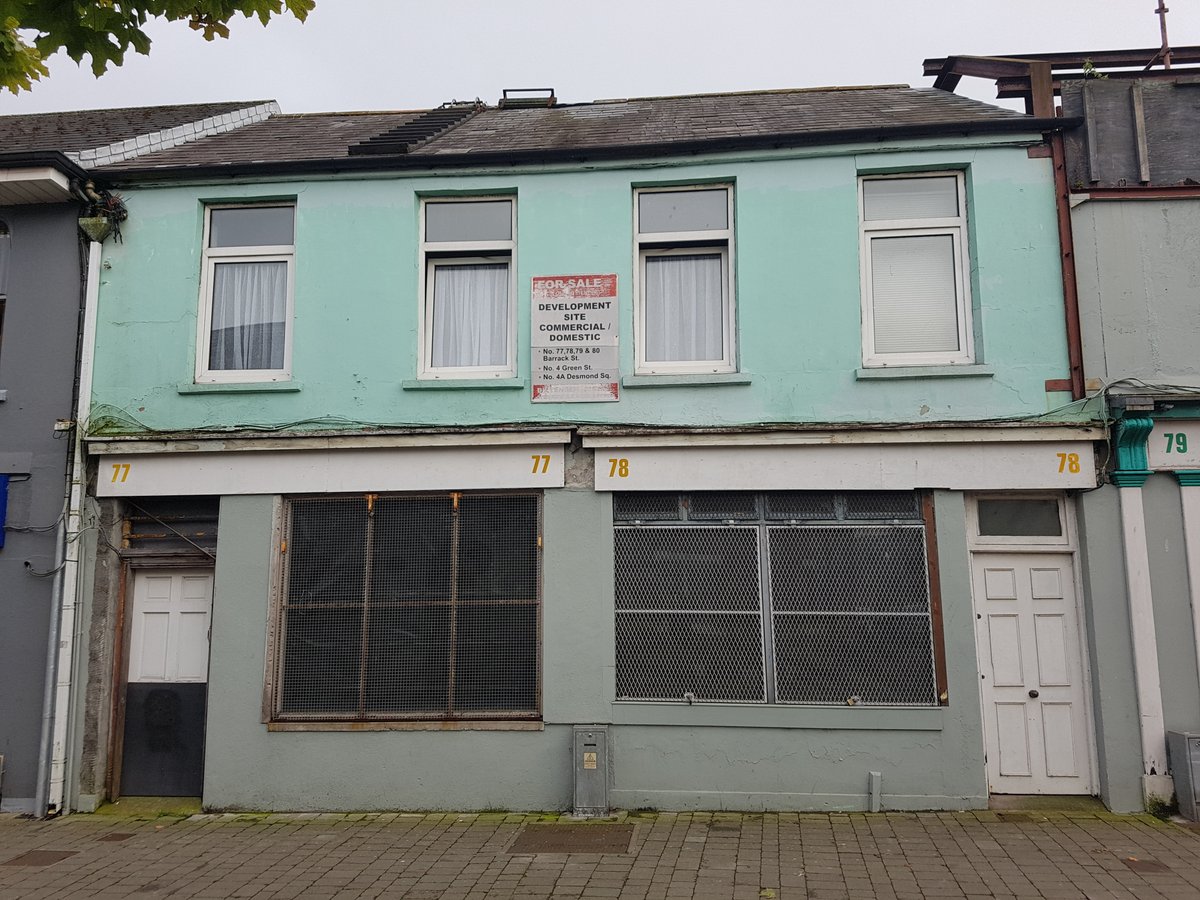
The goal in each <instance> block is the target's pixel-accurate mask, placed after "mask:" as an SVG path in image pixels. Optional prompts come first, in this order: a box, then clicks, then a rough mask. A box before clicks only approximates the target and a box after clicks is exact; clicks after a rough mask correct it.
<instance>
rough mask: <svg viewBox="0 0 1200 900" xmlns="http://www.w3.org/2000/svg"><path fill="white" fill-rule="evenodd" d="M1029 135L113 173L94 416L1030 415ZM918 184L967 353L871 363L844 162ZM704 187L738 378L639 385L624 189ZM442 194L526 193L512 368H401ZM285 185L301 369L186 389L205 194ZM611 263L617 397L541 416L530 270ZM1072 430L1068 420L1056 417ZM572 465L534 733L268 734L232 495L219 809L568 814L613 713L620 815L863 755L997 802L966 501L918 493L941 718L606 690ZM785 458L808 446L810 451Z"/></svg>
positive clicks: (977, 800) (892, 418)
mask: <svg viewBox="0 0 1200 900" xmlns="http://www.w3.org/2000/svg"><path fill="white" fill-rule="evenodd" d="M1039 141H1040V136H1039V135H1028V136H1024V137H1018V138H1013V137H1009V138H1006V139H984V138H971V139H968V138H964V139H962V140H961V141H958V142H952V141H948V140H944V139H943V140H939V141H937V142H936V143H935V142H934V141H905V142H896V143H894V144H891V145H888V146H886V147H883V146H865V145H864V146H847V147H834V148H815V149H811V150H807V151H788V152H786V153H784V152H778V153H760V154H756V155H728V156H724V157H709V158H694V159H688V160H686V161H680V160H659V161H654V160H647V161H645V162H642V163H637V164H595V165H593V166H590V167H588V168H587V169H580V168H567V167H547V168H544V169H519V170H518V169H513V170H503V171H493V172H446V173H441V174H438V175H431V174H415V175H409V174H386V173H384V174H379V175H376V176H372V177H328V178H314V179H310V180H303V181H300V180H297V181H282V180H280V181H272V182H270V183H263V182H258V183H245V184H238V183H233V182H231V183H229V184H221V185H216V184H200V185H182V184H181V185H172V186H155V187H129V188H126V189H124V194H125V196H126V199H127V202H128V204H129V207H130V209H131V217H130V220H129V222H127V223H126V224H125V226H124V235H125V240H124V243H122V244H114V245H109V246H107V247H106V248H105V268H104V270H103V272H102V275H101V280H102V285H101V291H100V308H99V322H98V327H97V343H96V363H95V378H94V389H93V404H94V405H93V409H92V417H91V422H90V424H89V432H90V433H91V434H92V435H104V436H107V435H137V434H142V433H147V432H152V433H162V434H171V435H172V436H174V437H178V438H180V440H178V441H177V442H176V443H175V444H174V445H173V447H172V452H173V451H175V450H183V451H187V450H189V449H194V448H195V445H191V446H189V442H188V432H192V431H197V432H201V431H206V430H212V429H220V430H238V429H245V430H250V429H259V428H265V429H268V430H269V431H270V432H271V433H274V432H275V431H276V430H287V429H289V428H292V429H296V430H303V429H321V430H335V431H337V430H340V431H344V432H346V433H347V434H353V435H358V434H360V433H362V432H363V431H364V429H365V427H366V426H371V425H384V426H396V427H411V428H413V429H416V430H420V429H422V428H431V427H436V426H464V427H466V428H471V427H481V426H487V425H492V424H501V423H504V424H508V423H516V424H521V423H528V424H552V425H560V426H563V427H571V426H577V425H583V424H592V423H598V424H613V425H652V426H653V425H664V426H682V427H683V428H698V429H699V428H711V427H713V426H729V427H731V428H732V429H733V430H736V429H737V427H739V426H755V425H761V424H786V425H790V424H801V425H802V424H808V423H813V424H820V423H831V424H832V423H839V424H848V423H865V424H867V425H872V424H875V425H880V426H893V425H899V426H910V425H911V426H920V425H922V424H925V423H945V422H957V423H964V424H965V423H972V422H992V421H994V420H1014V421H1031V420H1037V418H1038V417H1040V416H1041V415H1043V414H1044V413H1046V412H1047V411H1049V410H1051V409H1054V408H1056V407H1059V406H1061V405H1063V404H1066V403H1067V402H1068V401H1069V400H1070V397H1069V395H1064V394H1059V393H1047V391H1046V389H1045V382H1046V381H1047V380H1048V379H1062V378H1064V377H1065V376H1066V374H1067V365H1068V364H1067V353H1066V338H1065V326H1064V315H1063V303H1062V281H1061V270H1060V266H1059V244H1058V232H1057V224H1056V219H1055V209H1054V198H1053V178H1052V172H1051V167H1050V161H1049V160H1048V159H1045V158H1030V156H1029V155H1028V154H1027V152H1026V150H1027V146H1028V145H1030V144H1033V143H1037V142H1039ZM936 171H963V172H965V179H966V190H967V195H968V228H969V235H968V241H969V258H970V264H971V271H970V272H969V278H968V281H969V284H970V292H971V298H972V319H973V323H972V324H973V330H974V336H975V360H974V364H972V365H966V366H957V367H950V366H931V367H927V368H924V369H920V368H912V369H893V370H885V369H874V370H864V369H863V361H862V340H861V328H862V325H861V290H862V288H861V272H860V265H859V245H860V227H859V209H858V179H859V176H860V175H869V174H886V173H898V172H936ZM705 182H715V183H723V184H732V185H734V191H735V238H734V241H735V243H734V248H733V254H734V260H735V261H734V273H735V279H736V291H735V295H736V317H737V368H738V372H737V373H736V374H735V375H734V376H733V377H726V378H724V379H722V378H719V377H707V378H704V377H691V376H671V377H654V376H640V377H634V375H633V371H634V365H633V360H634V334H633V327H634V298H633V295H632V288H633V269H634V264H635V247H634V241H633V233H632V232H633V198H634V190H635V188H637V187H642V186H649V185H672V184H677V185H689V184H698V183H705ZM447 193H450V194H455V195H458V196H477V195H485V194H509V195H513V196H515V197H516V199H517V214H516V219H517V241H516V250H515V254H514V259H515V269H516V284H517V354H516V357H517V379H516V381H517V382H518V384H517V385H515V386H513V385H510V384H505V385H501V384H495V385H487V386H480V385H479V384H478V382H475V383H473V384H470V385H468V384H461V383H460V384H455V383H454V382H437V383H429V382H419V381H418V380H417V374H418V373H417V357H418V345H419V341H420V336H419V334H418V311H419V307H420V304H421V302H422V298H421V297H420V296H419V284H420V265H421V262H420V256H419V248H418V234H419V224H420V223H419V215H420V199H421V198H422V197H423V196H435V195H439V194H447ZM279 199H284V200H294V201H295V203H296V233H295V316H294V321H293V323H292V326H293V328H294V345H293V363H292V371H293V377H294V381H293V382H291V383H287V384H273V385H211V384H204V385H197V384H195V383H194V372H195V353H196V350H195V347H196V341H197V336H196V332H197V310H198V306H199V279H200V262H201V245H202V237H203V226H204V210H205V205H206V204H208V203H218V202H241V201H258V200H279ZM607 273H616V274H617V276H618V284H619V305H620V329H621V334H620V358H621V374H622V376H623V388H622V392H621V399H620V401H619V402H617V403H588V404H533V403H532V402H531V400H530V396H529V394H530V386H529V380H530V340H529V330H530V307H529V303H530V298H529V295H530V279H531V278H533V277H536V276H544V275H570V274H607ZM1085 419H1086V414H1084V413H1077V412H1074V411H1068V412H1065V413H1060V414H1059V415H1058V416H1056V417H1055V419H1054V423H1055V424H1062V423H1064V422H1068V423H1069V422H1071V421H1073V420H1074V421H1083V420H1085ZM335 443H342V442H335ZM164 446H165V445H164ZM912 447H913V449H912V453H911V455H912V456H913V457H916V456H918V455H919V454H920V453H921V452H922V448H923V445H922V444H921V443H914V444H913V445H912ZM1052 449H1053V448H1052ZM107 452H113V451H112V449H111V448H109V450H108V451H107ZM566 455H567V457H568V468H567V478H566V485H567V486H566V487H565V488H563V489H550V490H546V491H544V493H543V496H542V514H543V520H542V534H543V536H544V548H543V555H542V572H541V574H542V578H543V585H544V586H543V594H542V596H541V598H540V599H541V615H542V621H541V633H540V637H541V647H540V653H541V657H540V659H541V672H540V674H541V683H540V690H541V704H540V710H541V722H540V723H535V727H534V729H532V730H506V729H504V728H497V727H495V725H494V723H483V725H482V726H481V727H473V726H469V727H467V728H464V729H461V730H460V729H447V730H445V731H443V730H439V729H437V728H436V727H435V728H433V729H431V730H415V729H411V728H409V727H408V726H410V725H412V723H410V722H401V723H399V724H398V725H397V728H396V730H381V731H371V732H369V733H367V732H363V731H361V730H359V729H358V728H356V727H354V726H355V724H360V723H352V724H351V725H350V726H349V727H346V728H345V730H338V729H337V728H336V727H335V728H332V729H330V730H322V729H311V728H309V729H306V728H303V727H302V728H279V727H276V726H275V725H274V724H273V725H272V726H271V727H269V726H268V723H267V722H266V721H265V720H264V708H263V703H264V700H263V691H262V688H263V685H264V679H266V680H268V681H269V679H271V678H272V675H271V674H270V670H271V660H270V659H269V658H268V657H267V656H266V655H265V654H266V652H267V650H268V648H269V647H270V641H271V630H272V628H273V627H274V626H273V624H272V623H273V622H274V621H276V619H275V618H274V614H273V611H272V608H273V606H274V603H275V601H274V598H275V597H277V596H278V591H279V586H278V580H279V572H280V565H281V564H280V562H279V559H278V558H277V554H276V550H277V548H278V545H277V544H276V543H275V541H276V539H277V538H278V537H279V536H280V533H281V532H280V531H279V530H278V529H280V528H281V525H280V509H281V508H282V504H283V501H284V500H285V499H286V498H281V497H279V496H275V495H273V494H272V493H271V492H267V491H262V492H259V493H255V492H254V491H247V492H246V494H248V495H245V494H244V495H241V496H233V495H229V494H227V495H226V496H223V497H221V501H220V524H219V542H218V550H217V559H216V563H215V565H216V571H215V596H214V605H213V618H212V632H211V635H212V637H211V641H212V643H211V661H210V683H209V695H208V729H207V735H206V754H205V756H206V760H205V772H204V803H205V805H206V806H208V807H210V808H217V809H238V808H242V809H245V808H250V809H254V808H257V809H279V810H298V809H331V810H332V809H344V810H354V809H368V808H369V809H398V808H408V809H414V808H450V809H454V808H458V809H479V808H488V807H491V808H495V807H508V808H519V809H538V808H566V807H569V806H570V805H571V800H572V798H571V746H570V741H571V729H570V727H569V726H571V725H575V724H603V725H607V726H608V727H609V741H610V743H609V748H610V751H611V760H610V763H609V766H610V777H611V782H610V790H611V793H610V799H611V801H612V803H613V804H614V805H616V806H622V807H641V806H654V807H659V808H664V809H712V808H726V809H865V808H868V806H869V804H870V803H871V798H870V796H869V794H868V786H869V784H870V783H871V776H872V773H879V775H881V777H882V798H881V801H882V804H883V807H884V808H891V809H922V808H980V807H984V806H986V804H987V796H988V783H987V776H986V761H985V755H986V748H985V738H984V733H983V729H984V725H983V717H982V711H981V707H980V694H979V680H980V676H979V661H978V657H977V653H976V646H975V611H974V607H973V605H972V578H971V566H972V563H971V554H970V545H969V540H968V534H967V527H968V526H967V495H965V494H964V493H963V491H962V490H935V491H933V503H934V510H935V512H934V520H935V521H936V526H937V527H936V532H937V544H936V548H937V556H938V562H939V567H938V572H937V577H938V581H937V582H936V584H935V588H937V589H940V601H941V611H942V625H941V628H942V636H941V645H942V649H943V650H944V662H945V667H946V682H945V683H946V687H947V697H946V700H945V705H940V706H934V705H927V706H895V707H884V706H878V707H869V706H866V705H864V706H853V705H847V706H841V705H827V706H807V705H799V704H793V705H790V706H789V705H786V704H768V703H703V704H698V705H691V704H685V703H683V702H618V701H616V699H615V698H616V693H617V691H616V677H615V654H616V638H615V634H614V630H615V629H614V619H615V599H614V593H615V588H614V572H613V559H614V551H613V533H614V532H613V506H612V499H611V496H612V495H610V494H608V493H605V492H602V491H596V490H593V487H592V479H591V473H592V468H591V467H592V465H593V461H592V451H591V450H590V449H588V448H584V449H579V448H578V446H577V444H576V445H572V446H571V447H570V449H569V450H567V451H566ZM793 459H794V464H795V465H796V466H798V467H802V466H805V465H809V464H810V463H808V459H809V457H807V456H805V455H804V453H803V451H802V450H797V451H796V453H795V455H794V457H793ZM103 461H104V458H103V457H101V462H103ZM183 471H184V470H183V469H182V468H181V472H183ZM186 477H187V475H186V473H184V474H181V475H180V478H183V479H186ZM921 486H922V487H941V485H931V484H923V485H921ZM858 487H859V489H865V488H863V486H861V485H860V486H858ZM848 489H850V490H853V489H855V485H853V484H852V485H850V486H849V488H848ZM123 502H125V500H111V499H109V500H105V501H104V503H105V504H106V505H105V511H106V512H107V513H108V515H109V517H110V519H109V521H112V522H119V520H120V519H121V516H122V515H124V514H125V513H126V512H127V510H126V509H124V508H122V506H121V504H122V503H123ZM97 556H98V562H97V574H96V582H97V587H96V590H95V597H94V598H93V601H92V604H93V605H94V607H95V608H94V609H93V608H92V605H89V607H88V609H87V610H86V611H85V612H86V614H87V616H88V620H89V621H91V622H95V623H100V624H99V625H97V626H95V627H94V629H93V632H92V635H91V641H92V645H93V647H95V648H100V649H97V650H96V656H97V659H98V660H99V661H98V662H96V663H95V664H94V665H93V670H92V683H91V685H90V687H91V688H92V689H95V688H96V685H97V684H98V683H101V684H102V683H105V679H108V680H109V681H108V682H107V683H111V674H110V673H111V671H112V666H111V658H110V657H108V656H105V655H104V653H105V652H107V651H105V650H104V649H103V645H104V642H105V641H106V640H111V637H110V633H111V624H110V623H111V621H112V619H113V617H114V610H115V609H116V608H117V603H116V599H115V598H116V595H117V590H116V589H115V588H113V587H112V586H111V585H106V583H105V578H108V579H110V580H115V577H116V575H115V573H116V572H118V571H119V570H120V567H121V563H120V561H119V560H118V559H117V558H116V555H115V553H113V552H111V548H109V547H105V548H99V549H98V550H97ZM564 585H565V587H564ZM106 623H108V624H106ZM106 629H107V630H106ZM105 665H108V668H107V669H105ZM393 724H395V723H393ZM447 724H450V725H453V724H456V723H447ZM93 731H97V732H98V731H99V729H93ZM85 739H91V740H93V742H99V741H102V739H103V735H99V736H97V734H94V733H92V732H88V734H87V735H86V738H85ZM104 761H105V760H104V758H103V754H102V753H98V754H97V756H96V763H95V765H94V766H93V769H94V772H93V773H92V775H91V776H90V777H91V781H90V782H88V785H89V786H88V787H87V790H84V791H83V794H86V795H87V797H88V798H89V799H91V800H96V799H97V798H99V796H100V794H102V793H103V771H104V765H103V763H104ZM93 791H94V793H91V792H93Z"/></svg>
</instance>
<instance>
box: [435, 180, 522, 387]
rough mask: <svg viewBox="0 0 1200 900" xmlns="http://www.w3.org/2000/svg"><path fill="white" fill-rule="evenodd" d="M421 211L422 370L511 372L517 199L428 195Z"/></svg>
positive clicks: (484, 374)
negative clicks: (433, 198)
mask: <svg viewBox="0 0 1200 900" xmlns="http://www.w3.org/2000/svg"><path fill="white" fill-rule="evenodd" d="M422 213H423V214H422V223H421V256H422V271H423V275H424V279H425V284H424V291H423V294H422V296H423V298H424V301H423V303H422V306H421V320H422V323H421V372H420V374H421V377H422V378H505V377H512V376H513V375H515V374H516V363H515V357H516V351H515V341H514V335H515V332H516V323H515V313H516V305H515V304H514V302H513V295H514V293H515V290H514V286H513V253H514V251H515V249H516V201H515V200H514V199H513V198H511V197H504V198H477V199H461V200H459V199H455V200H426V201H425V202H424V204H423V206H422Z"/></svg>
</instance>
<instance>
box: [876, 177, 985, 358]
mask: <svg viewBox="0 0 1200 900" xmlns="http://www.w3.org/2000/svg"><path fill="white" fill-rule="evenodd" d="M859 221H860V222H861V235H862V248H861V251H860V252H861V259H862V320H863V336H862V343H863V364H864V365H865V366H921V365H953V364H956V363H957V364H962V363H970V362H974V359H975V351H974V346H973V343H974V341H973V335H972V328H971V292H970V278H969V260H970V254H969V253H968V250H967V205H966V189H965V182H964V178H963V174H962V173H961V172H939V173H932V174H928V175H926V174H921V175H904V176H891V175H888V176H869V177H863V178H861V179H859Z"/></svg>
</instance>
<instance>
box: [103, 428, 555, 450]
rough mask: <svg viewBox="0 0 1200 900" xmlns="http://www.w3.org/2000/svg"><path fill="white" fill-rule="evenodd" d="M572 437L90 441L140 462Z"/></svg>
mask: <svg viewBox="0 0 1200 900" xmlns="http://www.w3.org/2000/svg"><path fill="white" fill-rule="evenodd" d="M570 442H571V432H569V431H485V432H454V433H444V434H388V435H321V436H313V437H264V438H200V439H196V440H188V439H186V438H171V439H163V440H146V439H144V438H89V439H88V445H87V448H88V453H89V454H91V455H93V456H106V455H113V454H120V455H122V456H135V455H136V456H140V455H146V454H163V453H252V452H265V451H271V452H277V451H292V450H355V449H372V448H377V449H388V448H398V447H480V446H513V445H517V446H521V445H525V446H532V445H534V444H569V443H570Z"/></svg>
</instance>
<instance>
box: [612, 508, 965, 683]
mask: <svg viewBox="0 0 1200 900" xmlns="http://www.w3.org/2000/svg"><path fill="white" fill-rule="evenodd" d="M932 515H933V512H932V502H931V500H930V498H929V497H927V496H925V495H922V494H918V493H914V492H907V491H895V492H833V491H776V492H770V493H761V494H760V493H752V492H741V491H732V492H705V493H688V494H675V493H617V494H614V495H613V519H614V547H615V560H614V576H615V585H616V598H615V599H616V688H617V699H619V700H648V701H677V702H686V703H706V702H707V703H720V702H725V703H778V704H810V705H819V704H832V705H839V706H840V705H851V706H857V705H864V706H933V705H937V704H939V703H940V702H941V701H942V698H943V696H944V694H943V692H944V691H945V662H944V654H943V652H942V642H941V634H940V624H939V623H940V610H939V601H938V595H937V591H936V588H935V587H934V586H933V585H932V584H931V582H930V577H929V572H930V568H931V565H930V562H929V560H930V558H931V555H932Z"/></svg>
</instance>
